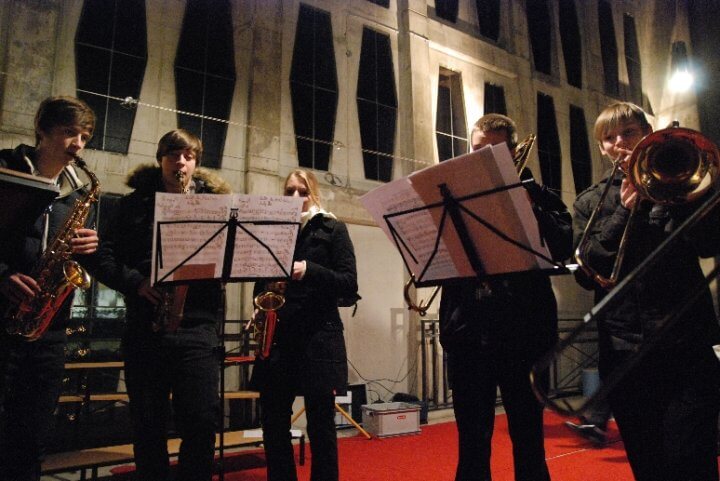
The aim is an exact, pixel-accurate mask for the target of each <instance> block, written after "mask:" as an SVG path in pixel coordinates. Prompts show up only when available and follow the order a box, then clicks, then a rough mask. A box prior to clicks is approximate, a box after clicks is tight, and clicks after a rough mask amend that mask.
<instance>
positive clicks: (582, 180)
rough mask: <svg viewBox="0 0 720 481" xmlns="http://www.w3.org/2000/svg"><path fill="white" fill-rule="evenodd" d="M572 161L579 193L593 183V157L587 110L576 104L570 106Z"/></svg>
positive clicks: (574, 178) (576, 190)
mask: <svg viewBox="0 0 720 481" xmlns="http://www.w3.org/2000/svg"><path fill="white" fill-rule="evenodd" d="M570 162H571V166H572V173H573V182H574V183H575V194H576V195H577V194H579V193H580V192H582V191H584V190H585V189H587V188H588V187H590V185H591V184H592V158H591V156H590V143H589V141H588V133H587V124H586V123H585V112H584V111H583V109H581V108H580V107H575V106H574V105H571V106H570Z"/></svg>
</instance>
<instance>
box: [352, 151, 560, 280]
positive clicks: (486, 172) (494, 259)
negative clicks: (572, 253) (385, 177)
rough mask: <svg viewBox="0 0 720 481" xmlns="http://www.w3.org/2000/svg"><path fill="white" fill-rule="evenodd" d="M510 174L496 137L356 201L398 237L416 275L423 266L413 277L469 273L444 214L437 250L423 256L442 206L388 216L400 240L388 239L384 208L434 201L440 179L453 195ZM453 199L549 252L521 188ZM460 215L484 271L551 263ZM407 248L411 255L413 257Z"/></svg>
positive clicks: (513, 180)
mask: <svg viewBox="0 0 720 481" xmlns="http://www.w3.org/2000/svg"><path fill="white" fill-rule="evenodd" d="M518 182H520V179H519V177H518V174H517V171H516V169H515V166H514V164H513V161H512V157H511V155H510V152H509V150H508V149H507V146H506V145H505V144H500V145H496V146H488V147H485V148H483V149H480V150H478V151H475V152H472V153H469V154H465V155H461V156H459V157H455V158H453V159H449V160H447V161H445V162H441V163H440V164H438V165H434V166H431V167H428V168H426V169H423V170H420V171H418V172H415V173H413V174H411V175H410V176H409V177H407V178H403V179H399V180H396V181H394V182H391V183H389V184H385V185H383V186H381V187H378V188H377V189H375V190H373V191H371V192H369V193H368V194H366V195H365V196H363V197H362V198H361V199H360V201H361V202H362V203H363V205H364V206H365V208H366V209H367V210H368V211H369V212H370V214H371V215H372V216H373V218H374V219H375V221H376V222H377V223H378V225H379V226H380V227H381V228H382V229H383V231H385V234H386V235H387V236H388V238H390V240H391V241H392V242H393V244H396V245H399V249H400V253H401V255H402V256H403V258H404V259H405V261H406V262H407V264H408V267H409V269H410V271H411V273H413V274H414V275H415V276H416V278H417V277H419V276H420V274H421V273H422V270H423V269H424V268H425V267H426V266H427V271H426V272H425V274H424V275H423V276H422V278H421V279H420V280H421V281H423V282H429V281H438V280H444V279H452V278H458V277H474V276H475V275H476V273H475V271H474V269H473V267H472V266H471V265H470V262H469V260H468V256H467V254H466V252H465V249H464V247H463V246H462V243H461V241H460V239H459V237H458V235H457V232H456V231H455V228H454V226H453V223H452V220H451V219H450V217H449V215H446V217H445V221H444V227H443V233H442V237H441V239H440V243H439V244H438V249H437V254H436V255H435V257H434V258H432V259H431V258H430V255H431V253H432V252H433V249H434V247H435V242H436V239H437V237H438V232H439V228H440V225H441V219H442V217H443V212H444V206H442V205H439V206H437V207H434V208H429V209H425V210H419V211H416V212H413V213H410V214H406V215H405V214H404V215H402V216H393V217H390V218H389V219H390V222H391V223H392V225H393V227H394V228H395V229H396V230H397V232H398V234H399V237H400V238H402V239H403V240H404V241H405V243H406V245H407V248H405V246H403V245H402V244H397V243H396V240H395V239H394V238H393V236H392V234H391V231H390V229H389V227H388V226H387V223H386V221H385V217H384V216H386V215H388V214H392V213H396V212H400V211H403V210H407V209H410V208H414V207H421V206H429V205H433V204H439V203H441V202H442V200H443V197H442V194H441V191H440V187H439V186H440V185H441V184H445V185H446V186H447V188H448V189H449V190H450V193H451V194H452V196H453V197H454V198H455V199H459V198H462V197H463V196H468V195H471V194H476V193H479V192H485V191H489V190H492V189H495V188H498V187H502V186H506V185H512V184H517V183H518ZM460 204H461V205H462V206H463V207H464V208H465V209H467V210H468V211H470V212H472V213H473V214H474V215H475V216H477V217H479V218H480V219H482V220H483V221H485V222H486V223H487V224H489V225H491V226H493V227H494V228H496V229H497V230H498V231H500V232H502V233H503V234H504V235H506V236H507V237H508V238H510V239H512V240H514V241H515V242H517V243H519V244H521V245H523V246H527V247H529V248H530V249H532V250H534V251H536V252H539V253H541V254H543V255H545V256H547V257H550V253H549V251H548V250H547V247H546V246H544V245H543V244H542V242H541V241H540V233H539V230H538V226H537V221H536V219H535V215H534V214H533V212H532V207H531V205H530V201H529V199H528V196H527V192H526V191H525V189H524V188H521V187H518V188H511V189H508V190H504V191H502V192H496V193H493V194H489V195H484V196H481V197H476V198H472V199H468V200H465V201H462V202H460ZM462 218H463V220H464V224H465V226H466V227H467V230H468V233H469V235H470V238H471V239H472V241H473V245H474V246H475V249H476V251H477V253H478V257H479V259H480V261H481V263H482V268H483V269H484V271H485V273H486V274H487V275H496V274H505V273H510V272H521V271H526V270H532V269H540V268H542V269H544V268H550V267H552V264H550V263H549V262H547V261H545V260H544V259H542V258H541V257H539V256H537V255H536V254H533V253H531V252H527V251H525V250H523V249H522V248H519V247H518V246H516V245H513V244H512V243H511V242H508V241H507V240H505V239H503V238H502V237H500V236H498V235H497V234H496V233H494V232H492V230H490V229H488V228H487V227H485V226H483V225H482V223H480V222H478V220H477V219H475V218H473V217H472V216H470V215H468V214H467V213H465V212H462ZM410 254H412V255H413V256H414V257H415V259H414V260H413V259H412V257H411V255H410ZM428 263H429V265H428Z"/></svg>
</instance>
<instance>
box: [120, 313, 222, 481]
mask: <svg viewBox="0 0 720 481" xmlns="http://www.w3.org/2000/svg"><path fill="white" fill-rule="evenodd" d="M217 343H218V341H217V334H216V332H215V326H214V325H208V324H203V325H200V326H196V327H192V328H180V329H178V330H177V332H176V333H173V334H155V335H151V336H150V337H145V338H139V337H133V336H126V337H125V338H124V339H123V354H124V357H125V382H126V384H127V390H128V395H129V397H130V414H131V417H132V423H133V445H134V451H135V464H136V466H137V475H138V479H139V480H143V481H165V480H167V479H168V477H169V474H168V473H169V460H168V452H167V437H168V436H167V432H168V420H169V414H170V401H169V395H170V393H171V392H172V411H173V413H174V418H173V419H174V422H175V427H176V429H177V431H178V434H179V435H180V438H181V439H182V443H181V445H180V454H179V457H178V477H177V479H178V480H180V481H210V479H211V478H212V467H213V458H214V456H215V433H216V431H217V427H218V425H219V424H218V423H219V415H220V411H219V409H220V399H219V396H218V383H219V360H218V357H217V355H216V352H217V351H216V348H217Z"/></svg>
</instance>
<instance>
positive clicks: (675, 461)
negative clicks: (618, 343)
mask: <svg viewBox="0 0 720 481" xmlns="http://www.w3.org/2000/svg"><path fill="white" fill-rule="evenodd" d="M630 355H631V352H630V351H610V352H601V367H604V368H605V369H607V370H608V371H607V373H606V374H608V373H609V372H610V371H611V370H612V369H613V368H614V367H615V366H618V365H623V364H624V361H625V359H626V358H627V357H628V356H630ZM719 376H720V364H719V363H718V360H717V358H716V357H715V355H714V354H713V351H712V349H711V348H710V347H709V346H696V347H694V348H687V347H686V348H684V349H679V350H666V351H655V354H652V355H651V356H650V358H648V359H646V360H644V361H643V362H642V363H641V364H640V366H638V368H637V369H635V370H634V371H633V372H631V373H630V374H629V375H628V376H627V377H626V379H624V380H623V381H622V382H621V383H620V384H619V385H618V387H617V388H616V389H614V390H613V391H612V393H611V394H610V398H609V399H610V406H611V408H612V411H613V414H614V415H615V421H616V422H617V424H618V428H619V430H620V434H621V436H622V439H623V443H624V444H625V451H626V452H627V456H628V460H629V461H630V466H631V467H632V470H633V474H634V476H635V479H636V480H637V481H717V480H718V465H717V433H718V424H717V420H718V410H719V409H720V395H719V393H718V388H719V387H720V386H719V385H720V382H719Z"/></svg>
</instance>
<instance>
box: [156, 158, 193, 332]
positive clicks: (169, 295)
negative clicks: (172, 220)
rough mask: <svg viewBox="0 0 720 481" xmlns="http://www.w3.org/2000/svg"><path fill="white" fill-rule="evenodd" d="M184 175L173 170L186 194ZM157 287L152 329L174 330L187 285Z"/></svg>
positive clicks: (178, 321)
mask: <svg viewBox="0 0 720 481" xmlns="http://www.w3.org/2000/svg"><path fill="white" fill-rule="evenodd" d="M185 177H186V174H185V172H183V171H181V170H178V171H177V172H175V178H176V179H177V181H178V183H179V184H180V185H181V186H182V193H183V194H186V195H187V194H189V193H190V181H189V179H186V178H185ZM157 289H158V290H159V291H160V294H161V295H162V300H161V301H160V302H159V303H158V305H157V306H156V308H155V317H154V319H153V322H152V330H153V332H159V331H167V332H175V331H176V330H177V328H178V327H180V322H181V321H182V318H183V315H184V312H185V298H186V297H187V290H188V285H187V284H182V285H178V286H157Z"/></svg>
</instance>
